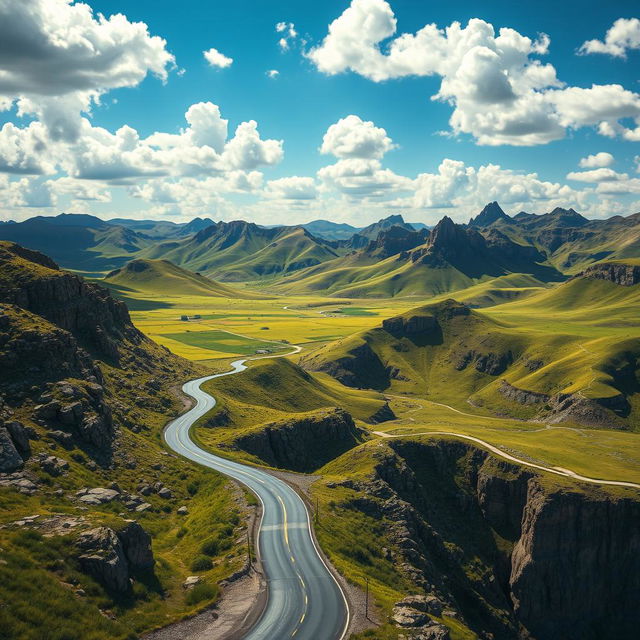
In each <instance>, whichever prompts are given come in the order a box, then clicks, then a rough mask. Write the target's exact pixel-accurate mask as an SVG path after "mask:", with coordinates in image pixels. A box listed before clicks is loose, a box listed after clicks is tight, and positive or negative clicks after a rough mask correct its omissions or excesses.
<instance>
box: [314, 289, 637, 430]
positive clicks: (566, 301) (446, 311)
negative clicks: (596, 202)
mask: <svg viewBox="0 0 640 640" xmlns="http://www.w3.org/2000/svg"><path fill="white" fill-rule="evenodd" d="M638 290H640V287H638V285H635V286H632V287H624V286H620V285H617V284H615V283H612V282H606V281H598V280H592V279H586V278H576V279H574V280H572V281H570V282H568V283H566V284H563V285H560V286H558V287H556V288H554V289H552V290H548V291H547V290H542V291H540V292H538V293H532V294H531V295H529V296H528V297H526V298H525V299H523V300H521V301H515V302H511V303H506V304H503V305H499V306H495V307H491V308H487V309H485V310H483V311H481V312H480V311H472V310H470V309H469V308H467V307H465V306H463V305H460V304H458V303H454V302H453V301H449V302H446V301H445V302H443V303H439V304H436V305H427V306H425V307H421V308H418V309H415V310H413V311H410V312H407V313H405V314H403V315H401V316H399V317H397V318H395V319H391V320H387V321H385V322H384V323H383V325H382V326H381V327H379V328H377V329H373V330H369V331H365V332H363V333H360V334H355V335H354V336H351V337H350V338H346V339H342V340H338V341H335V342H333V343H329V344H327V345H326V346H324V347H321V348H320V349H318V350H317V351H316V352H314V353H312V354H310V355H308V356H305V357H304V359H303V363H304V366H305V367H307V368H309V369H312V370H317V371H323V372H326V373H328V374H330V375H332V376H334V377H335V378H336V379H338V380H339V381H341V382H343V383H344V384H347V385H349V386H353V387H369V388H374V389H379V390H392V391H394V392H401V393H411V394H416V395H419V396H421V397H423V398H426V399H430V400H435V401H439V402H444V403H446V404H451V405H453V406H456V407H463V406H465V405H466V404H467V402H471V403H472V404H474V405H475V406H476V407H477V411H479V412H480V413H483V412H484V413H486V412H491V413H497V414H502V415H511V416H514V417H518V418H539V419H547V420H574V421H578V422H580V421H582V422H584V423H585V424H602V425H604V424H608V423H609V422H610V426H614V427H615V426H617V427H623V426H625V425H626V426H627V427H631V428H637V427H639V426H640V424H639V421H638V409H639V408H640V403H639V397H640V396H639V393H638V392H639V391H640V384H639V383H638V380H637V377H636V374H635V371H636V370H637V360H638V358H639V357H640V326H639V325H638V321H637V318H634V309H635V308H637V303H638V295H640V294H639V293H638ZM505 382H506V383H508V385H511V387H514V388H516V389H518V390H525V391H532V392H536V393H538V394H544V396H545V398H546V399H545V398H543V397H534V396H530V397H525V396H521V395H519V394H518V393H517V392H515V391H513V392H512V393H511V394H510V393H509V389H508V388H505ZM564 396H571V402H574V403H575V406H574V407H573V408H572V409H571V410H570V411H568V412H567V413H565V414H563V413H562V410H561V409H560V405H561V404H562V401H561V399H562V398H563V397H564ZM549 398H551V400H549ZM554 403H558V405H559V406H558V407H556V406H555V405H554ZM590 403H595V404H590ZM578 405H581V406H580V407H579V406H578ZM582 405H584V406H582ZM606 416H609V418H610V420H609V421H608V420H607V417H606Z"/></svg>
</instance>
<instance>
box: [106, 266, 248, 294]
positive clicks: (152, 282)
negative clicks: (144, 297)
mask: <svg viewBox="0 0 640 640" xmlns="http://www.w3.org/2000/svg"><path fill="white" fill-rule="evenodd" d="M103 282H104V284H107V285H113V286H115V287H117V288H119V289H121V290H122V289H130V290H133V291H137V292H140V293H150V294H158V295H185V296H219V297H223V298H232V297H237V296H238V295H239V293H238V292H237V291H236V290H235V289H231V288H230V287H226V286H224V285H222V284H220V283H219V282H215V281H214V280H210V279H209V278H205V277H204V276H201V275H200V274H198V273H193V272H191V271H188V270H187V269H183V268H182V267H178V266H177V265H175V264H173V263H172V262H169V261H168V260H145V259H142V258H140V259H137V260H132V261H131V262H128V263H127V264H126V265H124V266H123V267H121V268H120V269H116V270H115V271H112V272H111V273H109V274H107V275H106V276H105V278H104V280H103Z"/></svg>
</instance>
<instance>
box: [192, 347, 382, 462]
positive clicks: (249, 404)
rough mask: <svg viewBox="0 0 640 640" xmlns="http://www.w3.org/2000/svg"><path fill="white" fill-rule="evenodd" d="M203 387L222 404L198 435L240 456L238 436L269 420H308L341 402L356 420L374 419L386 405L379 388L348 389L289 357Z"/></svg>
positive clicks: (210, 444)
mask: <svg viewBox="0 0 640 640" xmlns="http://www.w3.org/2000/svg"><path fill="white" fill-rule="evenodd" d="M203 389H204V390H205V391H207V392H209V393H210V394H212V395H213V396H214V397H215V398H216V399H217V404H216V406H215V407H214V409H213V410H212V411H211V412H210V413H209V414H208V415H206V416H205V417H204V418H202V419H201V421H200V423H199V424H198V425H197V426H196V429H195V432H196V436H197V438H198V439H199V440H200V441H201V443H202V444H203V445H205V446H207V447H213V448H222V449H223V450H225V449H229V448H231V449H233V450H234V456H237V455H238V454H237V452H236V451H235V449H236V447H235V445H234V442H235V441H236V439H237V438H238V437H240V436H243V435H245V434H247V433H248V432H251V431H255V430H256V429H258V428H259V427H260V425H264V424H265V423H272V422H280V421H290V420H296V419H300V420H302V419H304V418H305V417H306V416H308V414H309V413H310V412H314V411H317V410H320V409H328V408H331V407H339V408H341V409H344V410H346V411H348V412H349V413H350V414H351V415H352V416H353V418H354V419H355V420H360V421H362V422H365V423H369V424H371V423H375V422H376V420H378V419H380V416H381V415H382V413H383V411H381V410H383V409H384V407H385V406H386V403H385V401H384V399H383V398H382V396H381V395H380V394H379V393H376V392H374V391H361V390H355V389H348V388H346V387H344V386H343V385H341V384H339V383H337V382H336V381H335V380H333V379H332V378H330V377H328V376H327V377H325V378H322V379H321V377H319V376H316V375H310V374H309V373H308V372H307V371H304V370H303V369H301V368H300V367H299V366H298V365H296V364H294V363H293V362H291V361H290V360H287V359H284V358H275V359H264V360H257V361H255V362H253V363H251V365H250V367H249V368H248V369H247V370H246V371H244V372H243V373H242V375H241V376H229V377H222V378H216V379H214V380H211V381H209V382H206V383H205V384H204V385H203ZM240 457H241V458H242V459H244V460H246V461H249V462H259V461H258V460H256V459H254V458H251V457H247V456H246V455H240Z"/></svg>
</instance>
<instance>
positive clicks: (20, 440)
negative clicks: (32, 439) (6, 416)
mask: <svg viewBox="0 0 640 640" xmlns="http://www.w3.org/2000/svg"><path fill="white" fill-rule="evenodd" d="M4 426H5V428H6V430H7V431H8V432H9V435H10V436H11V439H12V440H13V444H14V445H15V447H16V449H17V450H18V452H19V453H20V455H21V456H22V457H23V458H25V459H26V458H28V457H29V455H31V445H30V444H29V433H28V431H27V429H26V428H25V426H24V425H23V424H22V423H21V422H18V421H17V420H11V421H9V422H5V424H4Z"/></svg>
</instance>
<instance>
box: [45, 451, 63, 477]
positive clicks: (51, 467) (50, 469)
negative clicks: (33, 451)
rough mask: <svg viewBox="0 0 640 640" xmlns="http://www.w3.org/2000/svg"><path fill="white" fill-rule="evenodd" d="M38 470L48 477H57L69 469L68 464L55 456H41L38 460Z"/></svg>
mask: <svg viewBox="0 0 640 640" xmlns="http://www.w3.org/2000/svg"><path fill="white" fill-rule="evenodd" d="M40 468H41V469H42V470H43V471H45V472H46V473H48V474H49V475H50V476H59V475H62V474H63V473H64V472H65V471H67V469H69V463H68V462H67V461H66V460H63V459H62V458H58V457H57V456H47V455H43V456H42V457H41V458H40Z"/></svg>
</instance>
